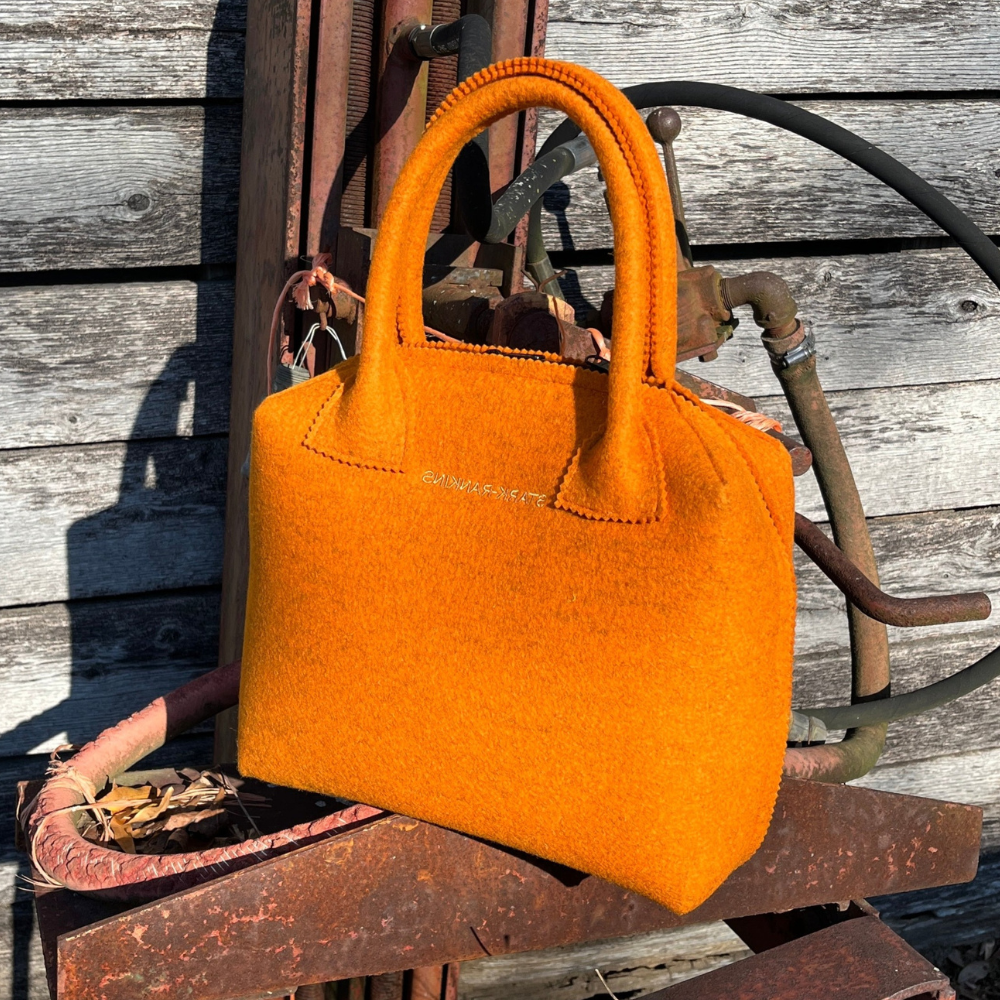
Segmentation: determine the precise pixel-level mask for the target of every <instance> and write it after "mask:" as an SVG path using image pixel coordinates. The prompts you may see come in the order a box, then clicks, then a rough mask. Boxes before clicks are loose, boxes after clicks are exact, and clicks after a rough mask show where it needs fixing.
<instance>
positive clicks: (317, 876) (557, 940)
mask: <svg viewBox="0 0 1000 1000" xmlns="http://www.w3.org/2000/svg"><path fill="white" fill-rule="evenodd" d="M981 822H982V814H981V811H980V810H979V809H976V808H975V807H972V806H962V805H955V804H951V803H944V802H937V801H933V800H929V799H919V798H915V797H912V796H905V795H891V794H888V793H884V792H876V791H872V790H869V789H863V788H854V787H849V786H840V785H822V784H817V783H812V782H800V781H794V780H786V781H785V782H784V784H783V787H782V791H781V794H780V796H779V799H778V804H777V806H776V808H775V813H774V818H773V820H772V823H771V829H770V830H769V832H768V835H767V838H766V839H765V841H764V844H763V846H762V847H761V849H760V850H759V851H758V852H757V854H756V855H755V856H754V857H753V858H752V859H751V860H750V861H748V862H747V863H746V864H745V865H743V866H742V867H741V868H740V869H738V870H737V871H736V872H734V873H733V875H732V876H730V878H729V879H728V880H727V882H726V883H725V884H724V885H723V886H722V887H721V888H720V889H719V890H718V892H716V893H715V894H714V895H713V896H712V897H711V898H710V899H709V900H708V901H707V902H706V903H704V904H703V905H702V906H700V907H699V908H698V909H697V910H695V911H694V912H692V913H690V914H687V915H686V916H684V917H678V916H677V915H675V914H673V913H670V912H669V911H668V910H665V909H663V908H662V907H660V906H657V905H656V904H655V903H653V902H651V901H650V900H648V899H645V898H643V897H641V896H638V895H635V894H634V893H630V892H627V891H625V890H624V889H621V888H619V887H617V886H614V885H611V884H609V883H607V882H603V881H601V880H600V879H597V878H593V877H586V876H583V875H582V874H580V873H578V872H573V871H571V870H569V869H565V868H562V867H560V866H558V865H552V864H549V863H547V862H544V861H539V860H538V859H534V858H530V857H527V856H524V855H520V854H518V853H515V852H512V851H507V850H504V849H502V848H500V847H497V846H494V845H491V844H487V843H483V842H480V841H477V840H474V839H472V838H470V837H465V836H462V835H461V834H458V833H454V832H452V831H449V830H445V829H443V828H441V827H436V826H432V825H430V824H427V823H421V822H418V821H416V820H412V819H406V818H404V817H400V816H391V817H387V818H383V819H379V820H375V821H373V822H371V823H369V824H367V825H365V826H363V827H360V828H357V829H355V830H354V831H352V832H350V833H348V834H345V835H343V836H338V837H334V838H331V839H330V840H327V841H324V842H322V843H319V844H315V845H312V846H309V847H306V848H303V849H302V850H299V851H296V852H294V853H292V854H288V855H285V856H284V857H281V858H276V859H274V860H272V861H266V862H263V863H261V864H260V865H257V866H255V867H253V868H251V869H247V870H245V871H242V872H238V873H235V874H233V875H228V876H224V877H222V878H220V879H218V880H216V881H215V882H210V883H207V884H205V885H202V886H199V887H197V888H194V889H192V890H189V891H187V892H184V893H178V894H176V895H174V896H172V897H168V898H167V899H165V900H162V901H160V902H158V903H154V904H150V905H147V906H143V907H139V908H137V909H133V910H129V911H127V912H125V913H121V914H120V915H118V916H113V915H112V916H110V917H108V918H107V919H104V920H102V921H100V922H99V923H96V924H92V925H91V926H84V927H81V928H80V929H79V930H75V931H68V932H65V933H62V936H61V937H59V939H58V948H57V951H58V984H59V991H58V1000H98V998H99V1000H133V998H134V997H135V995H136V991H137V990H138V989H140V988H141V989H142V990H143V991H145V992H147V993H148V994H149V995H156V996H157V997H160V998H161V1000H175V998H184V1000H195V998H197V1000H229V998H231V997H239V996H251V995H254V994H260V993H264V992H267V991H279V990H281V989H282V988H284V989H285V990H286V992H288V991H290V990H291V989H293V988H294V987H296V986H298V985H299V984H302V983H314V982H321V981H329V980H334V979H347V978H353V977H359V976H366V975H381V974H384V973H389V972H396V971H399V970H402V969H411V968H417V967H421V966H428V965H442V964H445V963H449V962H458V961H463V960H467V959H472V958H477V957H480V956H482V955H496V954H503V953H511V952H519V951H527V950H534V949H538V948H545V947H551V946H554V945H565V944H572V943H575V942H581V941H590V940H597V939H602V938H611V937H617V936H620V935H626V934H637V933H641V932H643V931H649V930H655V929H658V928H665V927H673V926H678V925H680V924H685V923H699V922H703V921H706V920H717V919H721V918H727V917H729V918H731V917H739V916H746V915H751V914H756V913H768V912H775V911H780V910H786V909H790V908H793V907H799V906H815V905H820V904H823V903H830V902H837V901H846V900H849V899H856V898H859V897H863V896H865V895H875V894H882V893H891V892H904V891H907V890H911V889H919V888H925V887H928V886H933V885H945V884H951V883H955V882H963V881H968V880H970V879H971V878H972V877H973V876H974V875H975V871H976V866H977V864H978V858H979V835H980V828H981ZM59 895H60V893H48V894H45V893H42V894H41V895H40V898H39V900H38V912H39V924H40V926H41V929H42V932H43V937H44V938H46V939H47V940H48V942H49V943H48V946H47V950H48V951H49V953H50V954H52V953H53V952H54V950H55V949H54V948H53V945H54V944H55V942H54V941H53V939H52V930H50V928H49V927H48V926H47V925H48V924H49V923H50V921H49V918H48V916H47V915H46V912H45V911H46V907H49V908H50V909H51V908H53V907H55V908H58V906H59V903H58V901H57V900H53V897H57V896H59ZM108 912H113V911H105V913H108ZM85 919H86V918H85ZM89 919H90V920H93V919H96V913H94V911H93V910H92V911H91V914H90V916H89ZM53 929H55V928H53ZM59 929H61V930H63V931H65V930H66V919H65V915H64V918H63V922H62V926H61V928H59ZM180 955H183V970H182V971H180V970H179V964H178V956H180Z"/></svg>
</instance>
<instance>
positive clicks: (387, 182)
mask: <svg viewBox="0 0 1000 1000" xmlns="http://www.w3.org/2000/svg"><path fill="white" fill-rule="evenodd" d="M432 9H433V4H432V2H431V0H385V4H384V6H383V7H382V25H381V29H380V33H379V45H378V98H377V102H376V123H377V128H376V133H375V152H374V156H373V157H372V165H373V171H372V223H371V224H372V226H373V227H374V228H377V227H378V225H379V222H380V221H381V219H382V214H383V212H384V211H385V207H386V205H388V203H389V195H390V194H392V187H393V185H394V184H395V183H396V178H397V177H399V174H400V172H401V171H402V169H403V164H404V163H406V160H407V157H409V155H410V153H412V152H413V149H414V147H415V146H416V145H417V142H418V140H419V139H420V136H421V135H422V133H423V131H424V122H425V120H426V116H427V64H426V63H425V62H422V61H420V60H418V59H415V58H414V57H413V54H412V52H411V50H410V45H409V35H410V32H411V31H413V29H414V28H416V27H419V26H420V25H423V24H430V21H431V13H432Z"/></svg>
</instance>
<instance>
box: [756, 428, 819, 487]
mask: <svg viewBox="0 0 1000 1000" xmlns="http://www.w3.org/2000/svg"><path fill="white" fill-rule="evenodd" d="M764 433H765V434H767V435H768V437H773V438H774V439H775V440H776V441H780V442H781V443H782V444H783V445H784V446H785V450H786V451H787V452H788V456H789V458H791V460H792V475H793V476H804V475H805V474H806V473H807V472H808V471H809V470H810V469H811V468H812V464H813V456H812V452H811V451H810V450H809V449H808V448H807V447H806V446H805V445H804V444H803V443H802V442H801V441H796V440H795V438H793V437H789V436H788V435H787V434H782V433H781V431H776V430H773V429H772V430H769V431H765V432H764Z"/></svg>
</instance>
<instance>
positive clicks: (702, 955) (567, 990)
mask: <svg viewBox="0 0 1000 1000" xmlns="http://www.w3.org/2000/svg"><path fill="white" fill-rule="evenodd" d="M749 954H750V952H749V950H748V949H747V947H746V946H745V945H744V944H743V942H742V941H741V940H740V939H739V938H738V937H737V936H736V935H735V934H734V933H733V932H732V931H731V930H730V929H729V928H728V927H727V926H726V925H725V924H724V923H722V922H721V921H719V922H717V923H711V924H695V925H693V926H691V927H684V928H677V929H675V930H668V931H655V932H654V933H652V934H637V935H634V936H632V937H624V938H617V939H616V940H613V941H595V942H591V943H588V944H583V945H574V946H570V947H564V948H546V949H545V950H544V951H534V952H527V953H524V954H520V955H500V956H497V957H495V958H480V959H477V960H476V961H474V962H463V963H462V974H461V978H460V979H459V986H458V994H459V997H460V1000H510V998H516V1000H544V998H546V997H558V998H559V1000H585V998H587V997H592V996H602V995H603V996H606V995H607V994H606V991H605V989H604V986H603V985H602V984H601V981H600V980H599V979H598V978H597V973H596V972H595V971H594V970H595V969H600V970H601V974H602V975H603V976H604V978H605V980H606V981H607V983H608V986H609V987H610V988H611V989H612V991H613V992H614V993H615V995H617V996H625V997H632V996H636V995H641V994H644V993H649V992H652V991H653V990H662V989H665V988H666V987H667V986H671V985H673V984H674V983H679V982H683V981H684V980H685V979H692V978H694V977H695V976H698V975H701V974H702V973H704V972H709V971H710V970H712V969H718V968H721V967H722V966H723V965H728V964H729V963H730V962H735V961H738V960H739V959H741V958H744V957H745V956H747V955H749Z"/></svg>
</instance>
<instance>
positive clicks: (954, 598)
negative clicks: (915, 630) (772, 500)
mask: <svg viewBox="0 0 1000 1000" xmlns="http://www.w3.org/2000/svg"><path fill="white" fill-rule="evenodd" d="M795 541H796V543H797V544H798V546H799V548H801V549H802V551H803V552H805V554H806V555H807V556H809V558H810V559H811V560H812V561H813V562H814V563H816V565H817V566H818V567H819V568H820V569H821V570H822V571H823V572H824V573H825V574H826V575H827V576H828V577H829V578H830V579H831V580H832V581H833V582H834V583H835V584H836V585H837V587H838V588H839V589H840V590H841V591H843V593H844V594H846V595H847V597H848V599H849V600H850V601H851V603H852V604H854V605H856V606H857V607H858V608H860V609H861V610H862V611H863V612H864V613H865V614H866V615H868V617H869V618H874V619H875V620H876V621H880V622H885V624H886V625H897V626H900V627H904V628H905V627H912V626H917V625H944V624H947V623H949V622H974V621H983V620H984V619H986V618H989V616H990V612H991V611H992V605H991V604H990V599H989V598H988V597H987V596H986V594H983V593H968V594H942V595H941V596H939V597H909V598H906V597H890V596H889V595H888V594H886V593H884V592H883V591H882V590H880V589H879V588H878V587H876V586H875V584H874V583H872V582H871V580H869V579H868V577H866V576H865V575H864V573H862V572H861V570H859V569H858V567H857V566H855V565H854V563H852V562H851V560H850V559H848V558H847V556H845V555H844V553H843V552H841V551H840V549H838V548H837V546H836V545H834V544H833V542H831V541H830V539H829V538H827V537H826V535H824V534H823V532H822V531H821V530H820V529H819V527H817V526H816V525H815V524H813V522H812V521H810V520H809V519H808V518H807V517H804V516H803V515H802V514H796V515H795Z"/></svg>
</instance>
